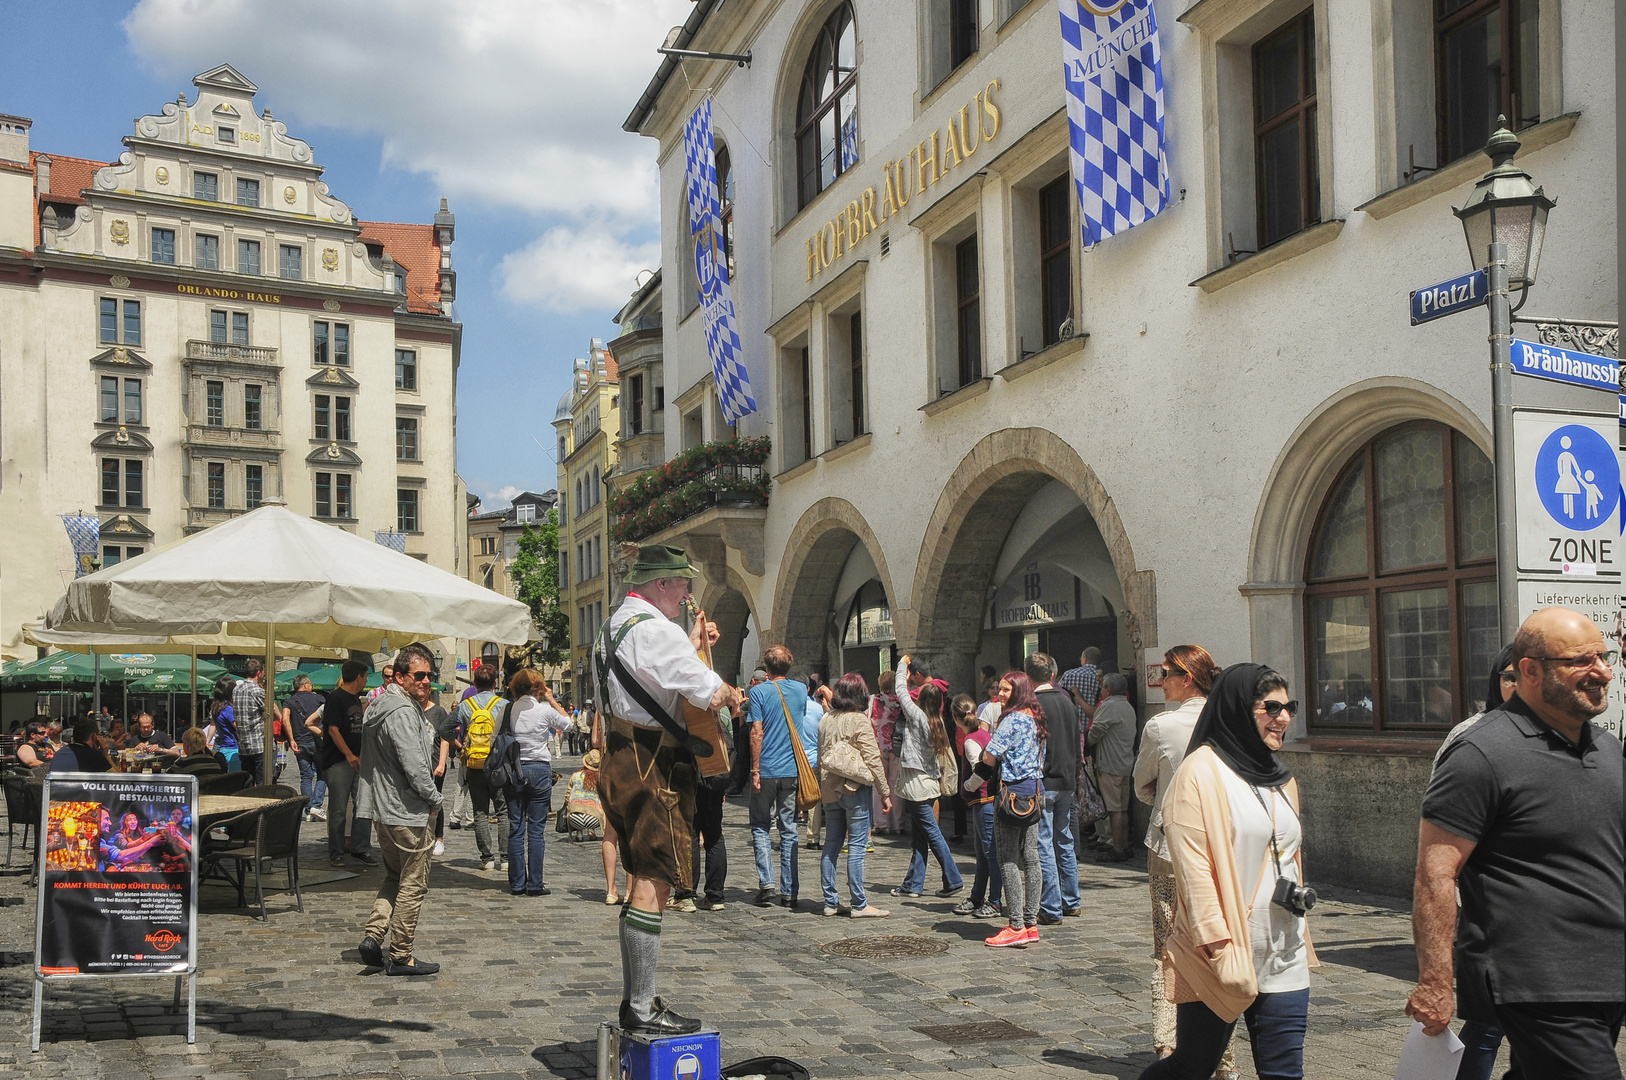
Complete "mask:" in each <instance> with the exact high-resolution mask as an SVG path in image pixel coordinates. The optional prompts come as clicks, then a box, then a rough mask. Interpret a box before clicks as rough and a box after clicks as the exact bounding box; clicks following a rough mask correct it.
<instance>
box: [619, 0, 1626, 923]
mask: <svg viewBox="0 0 1626 1080" xmlns="http://www.w3.org/2000/svg"><path fill="white" fill-rule="evenodd" d="M1446 8H1449V9H1450V11H1449V12H1447V13H1446V14H1438V13H1437V10H1438V11H1445V9H1446ZM1156 10H1157V17H1158V22H1159V24H1160V26H1161V31H1160V39H1161V47H1162V70H1163V78H1164V84H1165V105H1166V109H1167V133H1168V144H1167V149H1168V160H1169V167H1170V169H1171V172H1172V177H1171V184H1170V188H1171V192H1170V193H1171V197H1172V204H1171V205H1170V206H1169V207H1168V209H1166V210H1165V211H1163V213H1162V214H1160V215H1159V216H1157V217H1155V218H1153V219H1152V220H1151V221H1149V222H1147V223H1145V224H1142V225H1139V226H1137V227H1135V228H1132V229H1130V230H1128V231H1127V232H1124V233H1122V234H1120V235H1118V236H1116V237H1113V238H1110V239H1108V240H1107V241H1105V242H1103V243H1101V244H1099V245H1097V246H1096V247H1094V248H1093V249H1092V250H1088V251H1086V250H1083V248H1082V244H1081V242H1080V235H1081V233H1080V222H1079V220H1078V207H1077V204H1076V200H1075V198H1074V197H1073V194H1072V190H1073V189H1072V185H1071V182H1070V180H1069V178H1068V176H1069V164H1068V127H1067V120H1066V115H1065V109H1064V97H1065V95H1064V89H1063V79H1062V70H1061V65H1062V51H1061V36H1060V25H1059V20H1058V17H1057V10H1056V6H1055V5H1054V4H1050V3H1044V2H1041V0H1028V2H1026V3H1023V2H1020V0H963V2H962V0H908V2H903V3H899V2H891V0H888V2H880V0H823V2H817V3H767V2H764V0H740V2H730V3H728V4H726V5H724V4H714V3H712V2H710V0H700V2H699V3H698V4H696V6H695V8H694V10H693V12H692V14H691V16H690V18H689V19H688V20H687V22H686V23H685V24H684V25H683V27H682V28H681V29H680V30H678V31H677V32H676V33H675V34H674V35H673V36H672V37H671V38H669V39H668V44H669V45H670V46H672V47H675V48H677V49H682V50H689V51H691V52H699V53H723V54H737V55H743V54H745V53H747V52H748V53H749V54H750V63H749V65H742V64H739V63H736V62H734V61H730V60H726V59H713V60H705V59H694V58H687V59H680V58H678V57H666V58H664V59H663V61H662V62H661V63H660V65H659V68H658V70H657V71H656V73H655V75H654V77H653V79H652V81H651V82H650V84H649V86H648V88H647V90H646V92H645V93H644V94H643V96H642V97H641V98H640V100H639V101H638V102H637V103H636V105H635V107H634V109H633V110H632V112H631V115H630V116H629V117H628V119H627V122H626V128H627V129H628V130H629V131H632V132H636V133H638V134H640V135H643V136H646V137H649V138H653V139H656V140H658V141H659V144H660V164H661V206H662V243H663V248H662V250H663V263H664V267H665V273H664V286H663V287H664V289H665V291H666V296H665V300H664V305H663V310H664V321H663V325H662V339H663V340H662V344H661V357H660V364H659V365H658V371H659V377H660V378H661V379H662V380H663V383H664V390H665V401H666V402H667V403H668V404H667V406H666V412H667V422H666V424H665V428H664V430H665V433H666V434H665V446H666V452H667V454H668V456H672V455H677V454H679V453H680V452H682V451H683V450H684V449H685V448H686V447H688V446H690V445H691V444H693V443H697V442H702V441H706V440H714V439H719V438H729V437H730V436H732V435H733V434H735V432H734V431H732V430H731V429H729V428H727V427H726V426H725V425H723V423H722V420H721V415H720V413H719V412H718V409H717V407H716V405H715V399H716V395H715V391H714V390H713V389H712V388H711V379H712V375H711V364H710V361H709V358H708V355H707V351H706V346H705V342H704V340H703V336H702V326H701V322H702V320H701V318H700V317H698V315H697V298H696V292H695V273H694V271H693V269H692V267H693V266H694V259H693V253H692V252H691V250H690V245H689V239H688V234H689V228H688V208H687V205H686V199H685V191H684V183H683V181H684V149H683V125H684V123H685V121H686V120H687V119H688V117H689V116H690V114H691V113H692V112H693V111H694V110H695V108H696V107H697V106H698V105H699V104H700V102H701V100H702V97H703V94H704V93H706V92H709V93H710V95H711V99H712V109H711V116H712V123H713V126H714V130H715V140H716V148H717V155H718V169H719V173H720V175H721V187H722V198H723V201H724V218H725V228H724V232H725V235H726V237H727V246H728V249H729V250H728V257H729V259H730V261H731V263H732V265H733V268H734V278H733V298H734V302H735V305H736V307H737V310H738V315H739V321H740V336H741V339H742V341H743V342H744V345H745V349H746V355H747V360H748V371H749V375H750V378H751V379H752V388H753V391H754V394H755V397H756V401H757V404H758V406H759V410H758V411H757V412H756V413H755V414H753V415H750V416H748V417H746V418H745V419H744V420H742V421H741V423H740V424H739V426H738V432H737V434H738V435H739V436H741V437H751V436H761V435H767V436H771V438H772V452H771V456H770V457H769V459H768V461H767V462H766V464H765V471H766V474H767V476H768V477H769V478H770V480H769V482H768V484H767V485H766V495H765V497H763V496H760V494H759V497H757V498H756V499H755V502H756V503H758V504H762V503H764V502H765V505H757V506H741V505H738V504H737V503H727V502H726V501H725V500H722V499H718V500H715V505H704V506H701V507H697V509H698V511H699V512H696V513H694V514H692V515H691V516H689V517H687V518H685V519H683V520H680V521H677V522H675V523H666V522H665V520H664V519H660V520H655V521H653V523H654V524H661V525H662V526H663V531H660V532H658V533H656V534H655V535H656V536H657V537H659V538H662V539H665V540H668V541H670V542H674V543H680V544H686V545H687V546H688V547H689V548H690V551H691V554H695V555H696V556H697V557H698V558H699V559H700V560H701V563H702V565H703V567H704V571H705V582H704V586H703V589H701V590H700V592H701V594H702V601H703V603H704V604H705V606H706V607H707V608H710V609H713V610H719V611H724V610H738V611H741V612H745V613H746V614H744V615H743V616H740V618H741V619H743V620H745V622H746V624H747V625H737V626H734V627H725V631H728V630H733V631H735V633H733V634H732V635H731V636H730V637H728V638H727V639H725V640H728V641H739V640H744V639H745V636H746V635H745V634H744V633H743V632H742V631H744V630H746V629H755V630H756V631H757V632H758V633H759V634H760V639H761V640H762V641H763V642H783V643H785V644H786V645H788V646H789V647H790V648H791V649H792V651H793V652H794V653H795V655H796V657H797V659H798V661H799V662H800V663H801V664H803V665H804V666H805V667H806V668H807V669H809V670H814V671H820V672H825V673H828V674H832V675H833V674H835V673H838V672H840V671H842V670H859V671H862V672H864V673H865V674H866V676H873V675H874V674H875V673H876V671H877V670H878V669H879V668H880V667H881V666H882V665H883V664H885V663H886V662H888V660H889V659H890V657H891V655H892V650H893V648H894V646H895V647H896V648H898V649H900V650H903V651H908V652H911V653H915V654H917V655H921V656H924V657H926V658H928V659H929V660H930V661H931V663H932V665H933V666H934V668H935V670H936V671H937V672H938V673H940V674H943V675H946V676H947V677H949V678H950V679H951V680H952V681H953V683H954V685H955V688H956V689H957V690H959V689H968V690H969V689H971V688H972V685H973V682H974V679H975V676H976V673H977V671H978V669H979V668H980V667H981V666H983V665H985V664H987V665H992V666H994V667H995V668H997V669H1000V670H1004V669H1006V668H1009V667H1011V666H1014V665H1017V664H1018V663H1019V662H1020V661H1021V659H1022V658H1023V656H1024V655H1025V654H1026V653H1028V652H1031V651H1033V650H1035V649H1042V650H1044V651H1047V652H1050V653H1053V654H1055V655H1057V656H1059V657H1060V658H1061V659H1062V660H1063V662H1064V664H1066V665H1067V666H1072V665H1073V664H1076V663H1077V657H1078V655H1079V652H1080V650H1081V649H1082V647H1084V646H1086V645H1091V644H1093V645H1096V646H1099V647H1100V648H1101V649H1103V650H1104V652H1105V655H1106V666H1108V667H1109V668H1113V669H1118V670H1122V671H1124V672H1126V673H1128V674H1129V675H1130V676H1131V680H1132V685H1133V686H1134V694H1135V695H1136V697H1137V699H1138V700H1139V701H1140V702H1142V703H1143V704H1142V711H1143V714H1144V713H1146V712H1148V711H1149V710H1154V709H1157V708H1159V707H1160V706H1159V705H1157V704H1156V702H1157V701H1158V700H1159V695H1158V693H1157V691H1156V688H1155V687H1154V686H1149V685H1148V680H1147V678H1146V672H1147V668H1148V665H1149V664H1150V665H1156V664H1157V663H1158V661H1159V660H1160V658H1161V655H1162V652H1163V650H1164V649H1166V648H1168V647H1170V646H1172V645H1175V644H1179V643H1185V642H1195V643H1198V644H1201V645H1204V646H1206V647H1207V648H1208V649H1209V650H1210V651H1211V652H1212V653H1213V654H1214V655H1215V657H1216V658H1217V659H1218V660H1219V661H1220V662H1221V663H1222V664H1223V663H1232V662H1236V661H1241V660H1248V659H1251V660H1255V661H1259V662H1263V663H1268V664H1270V665H1272V666H1274V667H1276V668H1278V669H1280V670H1281V671H1282V672H1283V673H1285V674H1286V675H1287V677H1288V678H1289V680H1290V682H1291V684H1292V692H1293V696H1294V697H1295V698H1298V699H1300V700H1301V701H1302V702H1303V708H1302V709H1301V711H1300V714H1299V718H1298V720H1297V722H1296V726H1295V728H1294V731H1293V737H1294V739H1295V741H1293V742H1292V743H1291V745H1290V747H1289V750H1290V753H1291V763H1292V768H1293V769H1294V771H1295V773H1296V774H1297V775H1298V776H1299V778H1300V783H1301V784H1302V789H1303V791H1304V800H1305V805H1306V818H1307V829H1308V832H1309V837H1308V840H1307V843H1309V844H1310V845H1311V850H1312V851H1314V852H1315V862H1316V866H1317V869H1316V871H1315V873H1316V874H1317V875H1323V876H1325V877H1327V878H1330V879H1334V880H1340V881H1343V882H1345V883H1350V884H1358V885H1364V886H1366V887H1369V888H1374V889H1379V890H1381V891H1386V892H1390V893H1401V892H1405V891H1407V890H1408V889H1409V887H1410V882H1411V878H1412V858H1413V852H1414V850H1415V849H1414V844H1415V837H1416V829H1415V809H1416V807H1417V806H1418V804H1419V801H1420V797H1421V791H1422V786H1423V784H1424V783H1425V782H1426V777H1427V775H1428V770H1429V759H1430V755H1431V754H1432V752H1433V750H1434V748H1435V747H1436V746H1437V745H1438V743H1439V740H1440V738H1441V736H1442V735H1443V734H1444V732H1445V731H1446V730H1447V729H1448V728H1449V727H1450V726H1451V725H1452V724H1454V723H1456V722H1457V721H1459V720H1461V719H1463V718H1465V717H1466V716H1468V715H1470V714H1471V713H1473V712H1475V711H1476V710H1477V709H1478V708H1479V706H1480V703H1481V702H1482V700H1483V695H1484V690H1483V687H1484V686H1485V685H1486V681H1487V674H1488V668H1489V664H1490V659H1491V657H1492V656H1493V655H1494V654H1495V652H1496V651H1497V649H1498V648H1499V646H1500V644H1501V642H1502V640H1503V639H1504V637H1505V636H1506V634H1507V631H1506V629H1505V628H1500V629H1499V628H1498V626H1497V606H1496V589H1495V580H1494V579H1495V572H1496V566H1495V527H1494V524H1495V523H1494V497H1493V483H1492V467H1491V463H1490V453H1491V449H1492V442H1491V434H1490V380H1489V378H1488V375H1487V362H1488V348H1487V345H1486V326H1487V324H1486V321H1485V316H1484V313H1483V311H1480V310H1477V309H1476V310H1475V311H1473V312H1470V313H1467V314H1463V315H1458V316H1455V317H1453V318H1451V319H1445V320H1441V321H1438V322H1434V323H1430V324H1428V325H1425V326H1420V327H1417V328H1413V327H1412V326H1411V325H1410V321H1409V318H1408V305H1407V295H1408V291H1409V290H1410V289H1413V288H1417V287H1419V286H1422V285H1426V284H1430V283H1432V282H1436V281H1441V280H1444V279H1447V278H1451V277H1455V276H1457V275H1459V274H1462V273H1464V272H1466V271H1468V270H1470V269H1471V268H1472V267H1471V264H1470V261H1469V254H1468V251H1467V249H1466V245H1465V243H1464V239H1463V230H1462V227H1461V225H1460V224H1459V223H1458V221H1457V220H1456V219H1455V218H1454V217H1453V216H1452V213H1451V207H1452V206H1453V205H1458V206H1460V205H1461V204H1462V202H1463V200H1464V199H1465V198H1466V197H1467V195H1468V194H1469V191H1470V190H1471V187H1472V184H1473V182H1474V181H1475V180H1476V179H1477V178H1478V177H1479V176H1480V175H1481V174H1482V173H1484V172H1485V171H1486V169H1487V168H1488V166H1489V163H1488V161H1487V159H1486V158H1485V157H1484V155H1483V154H1482V153H1481V152H1480V151H1481V148H1482V147H1483V145H1484V144H1485V142H1486V140H1487V137H1488V136H1489V135H1490V133H1491V132H1492V130H1493V129H1494V126H1495V120H1496V117H1497V115H1498V114H1499V113H1500V114H1505V115H1507V116H1509V117H1512V118H1514V119H1513V121H1512V123H1511V125H1510V126H1512V127H1514V128H1515V129H1516V130H1517V132H1518V134H1519V138H1520V139H1521V140H1522V141H1523V149H1522V151H1521V152H1520V154H1519V157H1518V162H1519V163H1520V164H1521V165H1522V166H1523V167H1524V168H1525V169H1527V170H1528V171H1529V172H1530V173H1532V174H1533V176H1534V177H1535V179H1536V181H1537V182H1538V183H1540V184H1542V185H1543V186H1544V187H1545V190H1546V192H1547V194H1548V195H1550V196H1553V197H1555V198H1556V199H1557V200H1558V208H1557V209H1555V210H1554V211H1553V212H1552V215H1551V218H1550V222H1549V225H1548V229H1547V237H1546V247H1545V251H1544V253H1543V255H1542V259H1541V263H1540V270H1539V274H1540V277H1539V284H1538V285H1537V286H1536V288H1535V289H1534V290H1533V291H1532V293H1531V299H1530V303H1529V304H1528V306H1527V307H1526V309H1525V310H1524V312H1522V313H1521V316H1539V317H1551V316H1563V317H1565V318H1566V319H1569V320H1572V321H1594V322H1606V321H1612V320H1614V319H1615V317H1616V312H1615V296H1616V269H1615V265H1616V264H1615V256H1616V253H1615V248H1614V242H1613V237H1614V233H1615V229H1614V223H1615V209H1614V208H1615V175H1616V171H1615V135H1614V131H1615V113H1614V100H1613V77H1612V72H1613V70H1614V54H1613V45H1612V42H1611V39H1610V38H1609V35H1608V34H1607V33H1598V32H1597V28H1599V27H1607V26H1609V25H1611V22H1610V20H1611V18H1612V16H1611V12H1610V8H1609V6H1608V5H1607V4H1606V3H1605V2H1604V0H1565V2H1563V3H1562V4H1560V3H1559V2H1558V0H1518V2H1515V0H1467V2H1464V3H1457V4H1450V5H1443V6H1442V5H1435V4H1432V3H1430V2H1429V0H1379V2H1376V3H1372V2H1369V0H1313V2H1306V0H1275V2H1272V0H1198V2H1196V3H1193V4H1189V5H1187V4H1184V3H1178V2H1170V3H1163V2H1160V3H1158V4H1157V7H1156ZM1593 329H1596V328H1593ZM1538 332H1540V328H1539V327H1538V326H1536V325H1535V324H1533V323H1521V324H1520V326H1519V328H1518V333H1519V334H1521V335H1525V336H1534V335H1535V334H1537V333H1538ZM1572 344H1573V343H1572ZM614 347H615V344H614V343H612V348H614ZM641 347H642V348H645V351H647V346H641ZM1606 349H1608V350H1612V346H1603V345H1595V346H1594V347H1593V348H1592V350H1591V351H1594V352H1598V351H1606ZM649 370H650V371H651V372H652V373H653V372H655V371H656V370H657V368H656V367H651V368H650V369H649ZM622 415H623V417H625V416H627V415H628V412H627V409H626V407H625V406H623V409H622ZM744 501H750V500H744ZM736 621H738V620H736ZM1611 629H1612V628H1611ZM725 653H726V650H725ZM746 659H747V660H749V657H747V658H746ZM720 662H721V663H723V664H724V665H725V666H727V665H729V664H731V663H733V664H737V663H739V659H738V658H734V657H730V656H727V655H723V658H722V660H721V661H720ZM729 674H731V675H732V674H735V672H733V671H732V670H730V671H729Z"/></svg>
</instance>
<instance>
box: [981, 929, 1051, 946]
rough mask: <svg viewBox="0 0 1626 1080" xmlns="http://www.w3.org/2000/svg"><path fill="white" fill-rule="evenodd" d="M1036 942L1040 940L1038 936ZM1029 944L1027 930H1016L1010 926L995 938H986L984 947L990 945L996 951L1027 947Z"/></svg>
mask: <svg viewBox="0 0 1626 1080" xmlns="http://www.w3.org/2000/svg"><path fill="white" fill-rule="evenodd" d="M1034 940H1035V941H1037V940H1038V938H1037V936H1035V938H1034ZM1027 943H1028V934H1027V931H1026V930H1016V929H1013V928H1011V927H1009V926H1007V927H1005V928H1004V929H1003V930H1001V931H1000V932H999V933H997V934H995V935H994V936H993V937H991V938H985V939H984V940H983V944H984V945H990V946H992V947H994V948H996V949H1007V948H1010V947H1011V946H1012V945H1026V944H1027Z"/></svg>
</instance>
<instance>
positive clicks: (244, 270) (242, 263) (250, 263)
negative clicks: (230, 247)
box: [237, 240, 260, 274]
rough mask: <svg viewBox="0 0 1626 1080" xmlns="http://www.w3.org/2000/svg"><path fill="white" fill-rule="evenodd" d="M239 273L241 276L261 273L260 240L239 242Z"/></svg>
mask: <svg viewBox="0 0 1626 1080" xmlns="http://www.w3.org/2000/svg"><path fill="white" fill-rule="evenodd" d="M237 272H238V273H239V274H258V273H259V272H260V242H259V241H258V240H239V241H237Z"/></svg>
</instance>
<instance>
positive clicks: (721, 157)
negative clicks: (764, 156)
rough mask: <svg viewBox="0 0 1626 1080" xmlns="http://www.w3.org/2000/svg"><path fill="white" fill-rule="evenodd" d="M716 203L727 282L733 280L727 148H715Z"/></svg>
mask: <svg viewBox="0 0 1626 1080" xmlns="http://www.w3.org/2000/svg"><path fill="white" fill-rule="evenodd" d="M717 202H718V203H719V205H720V206H721V207H722V219H723V257H724V258H726V259H727V260H728V280H729V281H731V282H732V281H733V280H734V159H733V158H732V157H731V156H730V155H729V153H728V147H726V146H722V145H719V146H718V147H717Z"/></svg>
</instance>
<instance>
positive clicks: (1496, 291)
mask: <svg viewBox="0 0 1626 1080" xmlns="http://www.w3.org/2000/svg"><path fill="white" fill-rule="evenodd" d="M1496 121H1497V127H1496V131H1495V132H1494V133H1493V134H1492V135H1491V137H1490V141H1489V142H1487V143H1486V144H1485V154H1486V156H1488V157H1489V158H1490V159H1491V170H1490V172H1488V173H1486V174H1485V175H1484V176H1482V177H1480V178H1479V183H1477V184H1475V185H1474V190H1473V193H1472V194H1471V195H1469V196H1468V201H1467V202H1466V203H1465V204H1463V207H1462V209H1460V210H1458V209H1456V208H1452V211H1451V212H1452V213H1453V214H1455V215H1456V216H1457V217H1458V218H1460V219H1461V220H1462V231H1463V233H1464V234H1465V235H1466V237H1467V240H1468V255H1469V257H1470V258H1471V259H1473V264H1474V269H1475V270H1484V271H1485V279H1486V280H1485V284H1486V289H1485V306H1486V307H1487V308H1489V309H1490V347H1491V414H1492V415H1491V434H1492V438H1493V443H1494V445H1493V453H1494V454H1495V455H1496V598H1497V613H1498V615H1499V616H1500V620H1501V633H1502V638H1503V640H1508V639H1509V638H1510V637H1511V636H1512V634H1513V631H1514V629H1515V628H1516V627H1517V626H1518V625H1519V536H1518V530H1517V528H1516V523H1515V522H1514V520H1513V507H1514V502H1515V498H1516V493H1515V491H1514V485H1515V477H1514V474H1513V310H1514V309H1513V307H1512V305H1511V304H1510V303H1509V301H1508V295H1507V294H1508V288H1509V287H1510V285H1513V284H1516V285H1517V286H1518V288H1519V306H1520V307H1523V306H1524V301H1525V297H1526V296H1527V295H1528V294H1529V289H1530V286H1531V285H1532V284H1534V283H1535V280H1536V264H1537V263H1538V262H1539V261H1540V260H1541V241H1542V237H1543V236H1544V234H1545V233H1546V231H1547V211H1549V210H1551V209H1552V208H1553V207H1554V206H1556V205H1557V203H1556V202H1554V200H1552V199H1549V198H1548V197H1547V196H1546V194H1545V193H1544V192H1543V191H1542V190H1541V188H1539V187H1536V186H1535V184H1533V183H1532V182H1531V180H1530V174H1529V173H1527V172H1525V171H1524V170H1523V169H1520V168H1519V167H1518V166H1516V165H1514V164H1513V155H1514V154H1516V153H1518V152H1519V137H1518V136H1517V135H1515V134H1513V132H1511V131H1509V130H1508V129H1507V118H1506V117H1505V116H1499V117H1497V118H1496Z"/></svg>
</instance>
